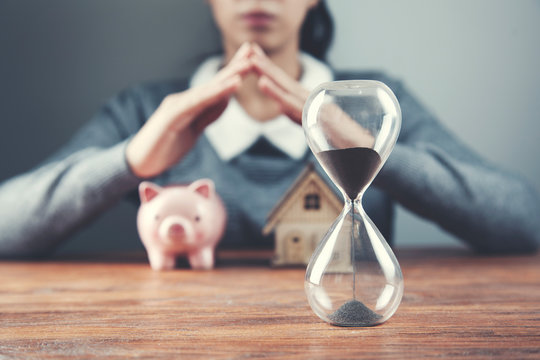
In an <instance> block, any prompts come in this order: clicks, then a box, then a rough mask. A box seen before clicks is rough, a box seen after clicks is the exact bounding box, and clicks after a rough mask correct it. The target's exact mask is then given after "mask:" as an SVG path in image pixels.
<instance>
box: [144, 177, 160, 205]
mask: <svg viewBox="0 0 540 360" xmlns="http://www.w3.org/2000/svg"><path fill="white" fill-rule="evenodd" d="M161 190H163V188H162V187H161V186H159V185H156V184H154V183H151V182H149V181H143V182H142V183H141V184H140V185H139V196H140V198H141V202H142V203H146V202H149V201H150V200H152V199H153V198H155V197H156V196H157V195H158V194H159V193H160V192H161Z"/></svg>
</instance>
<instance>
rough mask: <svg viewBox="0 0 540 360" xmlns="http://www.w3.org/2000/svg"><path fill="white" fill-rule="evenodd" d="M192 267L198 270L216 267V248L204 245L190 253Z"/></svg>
mask: <svg viewBox="0 0 540 360" xmlns="http://www.w3.org/2000/svg"><path fill="white" fill-rule="evenodd" d="M188 258H189V264H190V265H191V268H193V269H197V270H209V269H212V268H213V267H214V248H213V247H204V248H201V249H199V250H198V251H196V252H193V253H191V254H189V257H188Z"/></svg>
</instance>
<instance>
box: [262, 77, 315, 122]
mask: <svg viewBox="0 0 540 360" xmlns="http://www.w3.org/2000/svg"><path fill="white" fill-rule="evenodd" d="M258 85H259V88H260V89H261V91H262V92H264V93H265V94H266V95H268V96H270V97H271V98H273V99H274V100H276V101H277V102H278V103H279V104H280V106H281V109H282V111H283V113H285V114H286V115H287V116H289V117H290V118H291V119H292V120H293V121H294V122H296V123H298V124H301V123H302V109H303V107H304V102H305V100H304V99H303V98H302V97H299V96H297V95H294V94H291V93H289V92H287V91H285V90H283V89H282V88H281V87H279V86H278V85H277V84H276V83H274V82H273V81H272V80H271V79H270V78H269V77H267V76H265V75H263V76H261V77H260V79H259V83H258Z"/></svg>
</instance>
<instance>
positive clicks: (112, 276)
mask: <svg viewBox="0 0 540 360" xmlns="http://www.w3.org/2000/svg"><path fill="white" fill-rule="evenodd" d="M397 257H398V259H399V261H400V264H401V267H402V270H403V275H404V278H405V293H404V296H403V301H402V303H401V305H400V307H399V309H398V310H397V312H396V314H395V315H394V316H393V317H392V318H391V319H390V320H389V321H387V322H386V323H384V324H382V325H379V326H376V327H371V328H340V327H335V326H331V325H328V324H326V323H324V322H322V321H321V320H319V318H318V317H316V315H314V313H313V312H312V311H311V309H310V307H309V305H308V303H307V300H306V297H305V295H304V269H302V268H287V269H276V268H271V267H270V266H269V265H268V262H267V261H266V260H267V259H266V260H265V258H264V256H259V257H257V256H253V257H251V259H253V260H251V261H246V260H245V258H244V260H242V259H241V258H240V257H238V258H236V259H235V256H234V254H233V255H231V254H226V253H222V254H221V255H220V261H219V264H218V267H217V268H216V269H215V270H213V271H192V270H189V269H187V268H181V269H177V270H175V271H170V272H154V271H152V270H151V269H150V267H149V266H148V264H147V263H146V261H145V259H144V254H140V255H137V256H129V257H111V256H108V257H99V256H96V257H86V258H71V259H66V258H63V259H53V260H48V261H39V262H21V261H2V262H0V359H11V358H17V359H18V358H46V357H48V358H64V357H66V358H67V357H69V358H104V357H114V358H131V357H139V358H181V359H186V358H187V359H189V358H205V359H214V358H215V359H252V358H257V359H363V358H366V359H423V358H430V359H431V358H456V359H486V358H488V359H491V358H497V359H529V358H530V359H539V358H540V256H539V255H533V256H505V257H501V256H499V257H481V256H475V255H473V254H471V253H468V252H464V251H456V250H437V251H434V250H423V251H410V250H402V251H397Z"/></svg>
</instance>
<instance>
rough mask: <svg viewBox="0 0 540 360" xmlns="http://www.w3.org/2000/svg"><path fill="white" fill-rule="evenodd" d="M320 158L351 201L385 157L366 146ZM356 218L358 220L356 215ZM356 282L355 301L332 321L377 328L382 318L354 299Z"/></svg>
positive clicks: (333, 316)
mask: <svg viewBox="0 0 540 360" xmlns="http://www.w3.org/2000/svg"><path fill="white" fill-rule="evenodd" d="M317 155H318V158H319V160H320V162H321V163H322V164H324V167H325V168H326V170H327V172H328V173H329V175H330V176H331V177H332V178H333V179H334V181H335V182H336V184H337V185H338V186H340V187H341V188H342V189H343V191H344V192H345V194H346V195H347V196H348V197H349V199H351V200H354V199H355V198H356V197H357V196H358V194H359V193H360V192H361V191H362V190H363V189H364V188H365V187H366V186H367V184H368V183H369V182H370V181H371V180H372V178H373V176H374V175H375V172H376V171H377V170H378V169H379V166H380V164H381V158H380V156H379V154H378V153H377V152H376V151H374V150H373V149H370V148H363V147H355V148H345V149H334V150H327V151H322V152H319V153H318V154H317ZM353 209H354V206H353ZM352 217H353V218H354V212H353V214H352ZM353 221H354V219H353ZM355 282H356V281H355V280H354V278H353V289H352V293H353V298H352V299H351V300H349V301H347V302H346V303H345V304H343V305H342V306H341V307H340V308H339V309H337V310H336V311H335V312H334V313H332V314H330V315H329V319H330V320H331V321H332V322H333V323H335V324H338V325H345V326H347V325H350V326H358V325H363V326H366V325H374V324H376V323H378V322H379V320H380V319H381V316H380V315H379V314H377V313H375V312H374V311H372V310H371V309H369V308H368V307H367V306H366V305H364V303H362V302H361V301H358V300H356V299H355V298H354V293H355V290H354V287H355Z"/></svg>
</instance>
